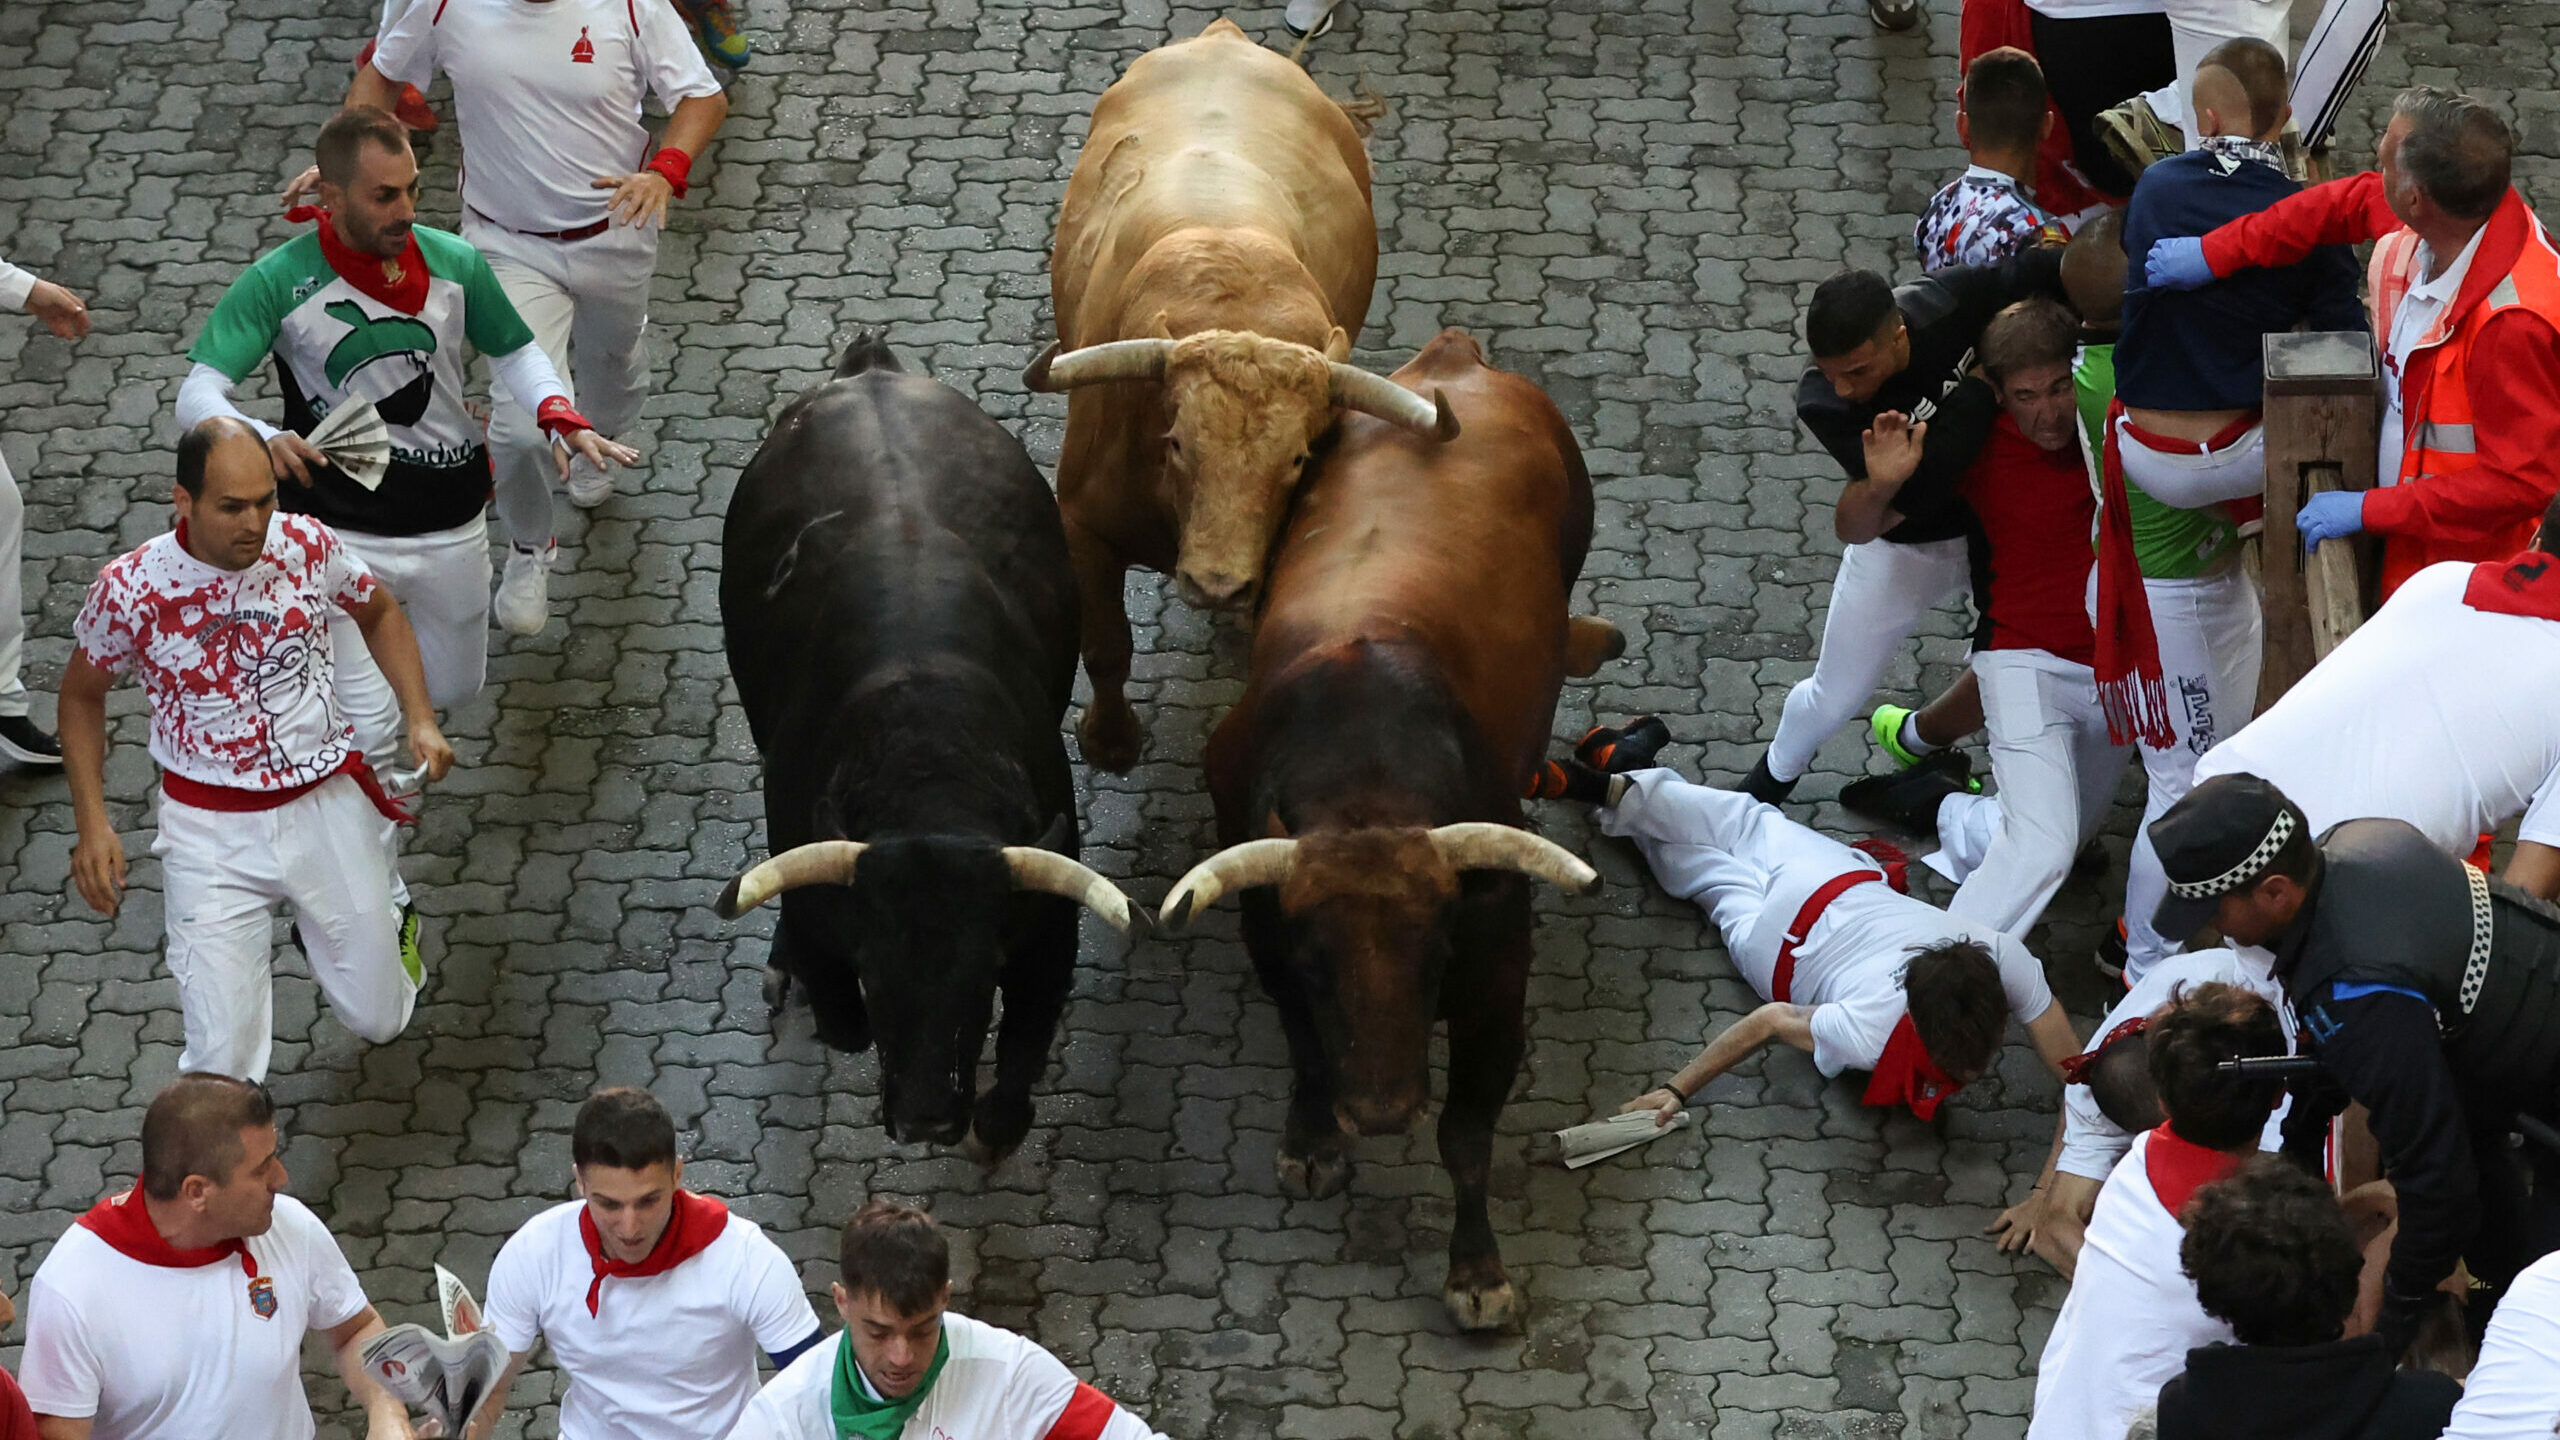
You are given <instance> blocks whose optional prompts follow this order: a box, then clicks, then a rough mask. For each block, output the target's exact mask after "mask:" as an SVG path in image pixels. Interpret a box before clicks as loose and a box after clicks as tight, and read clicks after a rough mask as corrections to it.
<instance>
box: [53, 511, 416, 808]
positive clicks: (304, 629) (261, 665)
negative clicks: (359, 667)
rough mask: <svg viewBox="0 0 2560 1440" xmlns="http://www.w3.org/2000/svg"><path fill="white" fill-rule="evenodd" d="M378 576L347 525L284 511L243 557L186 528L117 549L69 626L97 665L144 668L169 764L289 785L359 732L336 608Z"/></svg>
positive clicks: (333, 766)
mask: <svg viewBox="0 0 2560 1440" xmlns="http://www.w3.org/2000/svg"><path fill="white" fill-rule="evenodd" d="M374 588H375V584H374V578H373V572H372V571H370V570H367V569H366V568H365V567H364V562H363V561H361V560H358V559H357V558H356V557H355V556H354V555H352V554H350V553H348V551H347V548H346V546H344V545H342V544H340V543H339V541H338V537H337V534H336V532H334V531H332V530H331V529H330V528H329V527H328V526H326V525H323V524H321V523H320V522H319V521H317V520H314V519H312V518H311V517H310V516H307V515H287V514H283V513H282V512H278V513H277V514H276V516H275V517H274V518H273V519H271V520H269V521H268V522H267V545H266V549H265V551H264V552H263V553H261V554H260V555H259V556H258V559H257V561H256V563H254V564H252V565H250V566H249V568H248V569H246V570H222V569H217V568H216V567H214V566H211V565H208V564H206V563H205V562H203V561H202V560H199V559H197V558H196V557H195V556H193V555H190V554H188V553H187V549H186V547H185V546H184V545H181V544H179V543H178V536H177V532H175V531H171V532H169V533H168V534H165V535H157V536H154V537H152V538H151V539H150V540H148V541H145V542H144V543H143V544H142V545H141V546H140V547H139V548H137V549H134V550H132V551H129V552H127V553H126V554H123V555H120V556H118V557H116V558H115V559H113V560H110V561H108V562H107V565H106V568H105V569H103V570H100V571H99V572H98V578H97V580H96V581H95V582H93V583H92V584H91V585H90V586H89V597H88V599H87V600H86V601H85V602H84V603H83V604H82V605H81V607H80V615H79V618H78V619H76V620H74V621H72V623H71V633H72V634H73V636H75V637H76V638H77V639H78V640H79V642H80V650H81V652H82V653H83V654H85V655H87V656H88V657H89V663H91V664H93V665H95V666H97V667H98V668H99V669H101V670H104V671H106V672H107V673H108V674H110V675H113V676H117V677H119V678H122V677H125V676H128V675H131V674H133V673H134V672H135V671H137V670H139V671H140V672H141V675H142V688H143V692H144V693H145V694H146V695H147V696H148V697H149V698H150V701H151V758H152V759H154V760H157V761H159V762H160V768H161V769H163V770H167V771H170V772H172V773H174V774H178V775H183V776H185V777H186V778H188V779H190V780H200V781H202V782H204V783H205V784H208V785H228V786H231V787H233V788H235V789H241V790H286V789H291V788H292V787H294V786H296V785H307V784H310V783H311V782H312V781H315V780H319V779H323V778H325V777H327V776H329V775H330V774H332V773H334V772H335V771H336V770H337V768H338V766H339V765H340V764H341V763H343V762H344V761H345V760H346V758H347V752H348V750H349V749H350V748H352V747H353V746H354V744H355V731H354V729H353V728H352V727H350V726H349V725H348V723H347V719H346V716H345V715H343V714H342V713H340V711H339V709H338V698H337V689H336V685H335V683H334V679H333V677H334V675H335V673H336V672H335V669H334V667H333V666H332V664H331V662H330V651H329V617H330V615H331V614H332V613H334V612H335V611H337V610H339V609H341V608H345V609H353V608H354V607H355V606H358V605H361V604H363V603H365V602H366V601H368V600H371V599H372V598H373V592H374Z"/></svg>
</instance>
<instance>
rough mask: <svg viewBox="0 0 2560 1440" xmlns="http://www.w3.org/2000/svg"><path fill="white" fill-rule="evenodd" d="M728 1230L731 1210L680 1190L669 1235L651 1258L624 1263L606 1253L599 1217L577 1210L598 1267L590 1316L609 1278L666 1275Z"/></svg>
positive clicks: (591, 1257)
mask: <svg viewBox="0 0 2560 1440" xmlns="http://www.w3.org/2000/svg"><path fill="white" fill-rule="evenodd" d="M728 1227H729V1207H728V1206H726V1205H723V1204H721V1203H720V1202H719V1201H717V1200H714V1199H712V1198H711V1197H710V1196H708V1195H696V1194H694V1193H693V1192H692V1191H690V1190H678V1191H677V1192H676V1195H675V1207H674V1211H673V1213H672V1214H670V1215H669V1216H668V1217H667V1233H665V1234H664V1235H661V1236H659V1237H658V1243H657V1245H656V1246H655V1247H654V1248H652V1249H651V1250H650V1251H649V1258H648V1259H646V1260H638V1261H623V1260H614V1259H610V1258H608V1257H607V1256H606V1255H605V1253H604V1237H603V1236H602V1235H599V1234H597V1233H596V1217H595V1213H594V1212H593V1211H590V1210H588V1209H587V1208H586V1207H584V1206H580V1207H579V1209H578V1238H579V1239H581V1240H584V1241H586V1242H587V1259H588V1260H589V1261H590V1262H592V1263H593V1264H594V1265H595V1271H596V1278H595V1279H594V1281H593V1282H592V1283H590V1284H589V1285H588V1286H587V1313H588V1314H590V1315H593V1314H594V1313H596V1302H597V1300H599V1299H601V1298H602V1296H603V1293H604V1282H605V1280H606V1279H607V1277H616V1278H620V1279H625V1280H644V1279H647V1278H648V1277H649V1276H652V1275H664V1274H665V1273H667V1272H668V1271H670V1270H673V1269H674V1268H676V1267H677V1266H679V1265H681V1264H683V1263H684V1262H686V1261H687V1260H690V1259H692V1258H693V1257H694V1256H696V1255H699V1254H701V1253H702V1252H703V1251H705V1250H707V1249H709V1248H711V1242H712V1241H714V1240H717V1239H719V1238H720V1232H721V1231H723V1230H725V1229H727V1228H728Z"/></svg>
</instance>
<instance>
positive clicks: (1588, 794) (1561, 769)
mask: <svg viewBox="0 0 2560 1440" xmlns="http://www.w3.org/2000/svg"><path fill="white" fill-rule="evenodd" d="M1521 798H1522V799H1526V800H1578V801H1580V802H1582V803H1583V804H1585V805H1606V804H1608V803H1609V777H1608V776H1607V775H1606V774H1604V773H1602V772H1601V771H1598V770H1595V769H1593V768H1592V767H1590V766H1589V765H1586V764H1584V763H1582V762H1581V761H1579V760H1549V761H1547V762H1546V763H1545V764H1543V765H1540V766H1539V767H1538V768H1537V770H1536V771H1535V772H1533V773H1532V774H1531V775H1530V776H1529V788H1528V790H1527V791H1526V792H1525V793H1524V794H1523V795H1522V797H1521Z"/></svg>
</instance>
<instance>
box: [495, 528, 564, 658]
mask: <svg viewBox="0 0 2560 1440" xmlns="http://www.w3.org/2000/svg"><path fill="white" fill-rule="evenodd" d="M559 558H560V542H559V541H557V540H551V541H546V542H544V544H543V547H542V548H541V549H539V550H528V549H526V548H525V547H524V546H522V545H510V546H508V547H507V573H506V575H505V576H504V577H503V578H501V579H500V580H499V581H498V601H497V603H496V604H495V605H493V606H491V607H490V608H491V609H493V610H495V611H496V612H497V615H498V624H499V625H501V626H503V627H504V628H505V629H506V632H507V633H508V634H510V635H539V634H541V633H542V627H543V626H545V625H548V624H550V623H551V567H552V565H553V564H555V563H556V562H557V561H558V560H559Z"/></svg>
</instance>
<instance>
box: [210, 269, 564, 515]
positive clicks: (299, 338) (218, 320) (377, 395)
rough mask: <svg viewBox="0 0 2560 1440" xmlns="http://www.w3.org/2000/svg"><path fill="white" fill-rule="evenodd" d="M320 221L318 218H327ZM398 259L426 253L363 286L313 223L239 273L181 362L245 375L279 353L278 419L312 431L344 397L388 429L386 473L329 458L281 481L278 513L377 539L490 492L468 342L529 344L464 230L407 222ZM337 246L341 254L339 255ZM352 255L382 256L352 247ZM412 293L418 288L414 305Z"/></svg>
mask: <svg viewBox="0 0 2560 1440" xmlns="http://www.w3.org/2000/svg"><path fill="white" fill-rule="evenodd" d="M326 223H327V222H326V221H323V222H322V224H323V225H325V224H326ZM409 233H410V235H411V237H412V241H413V243H412V245H411V248H410V251H409V253H408V254H407V255H405V256H403V257H402V260H401V261H395V262H391V264H390V266H389V267H388V268H387V270H386V274H389V273H394V272H396V271H398V270H399V269H400V267H401V266H402V264H403V262H406V263H407V264H411V265H414V264H416V263H418V262H419V261H421V260H423V262H424V265H425V269H426V276H427V279H426V284H425V285H424V287H423V289H422V291H421V287H419V286H418V285H417V284H416V281H415V277H414V276H403V277H402V279H403V280H405V281H406V282H407V283H406V285H405V286H403V285H402V284H401V282H400V281H393V282H392V283H391V284H390V285H388V286H386V285H382V284H376V285H373V286H371V287H359V286H358V285H356V284H355V283H354V282H352V281H350V280H349V279H348V278H347V277H346V276H345V275H343V274H341V273H339V270H338V269H337V268H336V267H334V266H333V265H332V264H331V258H332V257H331V256H330V255H329V254H328V253H326V249H327V248H334V247H324V246H323V245H322V243H321V235H320V231H319V229H317V228H315V229H312V230H309V231H306V232H304V233H303V234H302V235H300V236H297V237H296V238H294V239H293V240H290V241H287V242H286V243H285V244H284V245H282V246H280V247H278V248H277V249H275V250H273V251H270V252H269V253H268V254H267V255H266V256H264V257H263V258H261V259H260V260H259V261H258V262H257V263H256V264H254V265H252V266H250V267H249V269H248V272H247V273H246V274H243V275H242V276H241V277H240V278H239V279H238V280H236V281H233V282H232V285H231V288H230V289H229V290H228V291H225V292H224V293H223V296H222V300H221V302H220V303H219V304H217V305H215V306H214V308H213V316H212V318H211V319H209V320H207V321H206V322H205V327H204V332H203V333H202V334H200V335H198V336H197V337H196V343H195V345H194V347H193V348H191V349H190V350H188V351H187V358H188V359H190V360H193V361H195V362H197V363H198V364H202V365H209V366H211V367H213V368H214V369H216V370H219V371H221V372H222V373H223V374H224V375H227V376H229V377H230V378H231V380H232V381H233V383H235V384H236V383H238V382H240V381H242V380H246V379H247V378H248V377H249V374H250V372H251V371H253V370H255V369H256V368H257V366H258V362H259V360H260V359H262V358H263V357H265V356H268V355H273V356H274V357H275V362H276V382H277V388H279V389H280V390H282V391H283V392H284V412H285V426H286V428H287V429H290V430H295V431H301V432H306V433H307V432H308V431H309V430H310V429H311V427H312V426H313V425H315V424H317V423H319V421H320V419H321V417H323V416H325V415H327V414H328V413H329V412H330V411H332V410H334V409H336V408H337V407H338V406H340V405H342V404H345V403H346V402H348V401H349V400H355V399H362V400H370V401H372V402H373V405H374V408H375V409H376V410H377V411H379V412H380V413H381V415H382V419H383V422H384V423H385V424H386V425H387V426H389V427H390V431H391V471H390V474H389V475H388V476H387V477H385V478H384V480H383V482H382V485H381V488H379V489H376V490H366V489H365V488H364V487H362V486H360V485H358V484H356V483H355V482H354V481H353V480H350V479H348V478H347V477H346V476H345V475H344V474H341V473H340V472H339V471H338V470H337V468H336V467H334V466H332V467H330V468H329V469H327V470H324V471H322V472H320V474H319V475H318V476H317V477H315V478H314V480H313V481H312V484H311V486H310V488H308V489H305V488H303V487H302V486H300V485H297V484H292V483H290V482H288V483H286V484H284V485H282V486H280V487H278V490H279V494H278V504H279V505H280V506H281V507H282V508H283V509H286V510H293V511H300V512H303V513H307V514H311V515H316V516H318V517H319V518H320V519H321V520H323V521H324V522H326V523H328V524H329V525H331V526H334V527H338V528H341V529H347V530H356V531H361V532H363V533H366V534H371V535H420V534H425V533H427V532H429V531H434V530H449V529H452V528H453V527H455V526H457V525H462V524H467V523H469V522H470V521H471V520H472V519H473V518H474V517H475V516H477V515H478V514H479V513H480V510H481V507H482V506H483V505H485V504H486V503H487V502H488V498H489V485H490V476H489V453H488V446H487V436H486V434H485V432H484V430H483V428H482V425H481V422H480V421H479V420H478V419H477V418H475V417H474V416H473V415H472V414H471V412H470V411H469V410H468V409H466V408H465V407H464V405H463V387H464V383H465V378H466V370H465V366H466V364H467V362H468V356H467V354H466V353H465V349H464V347H465V344H466V342H467V343H468V345H469V346H470V348H472V349H476V350H478V351H480V352H481V353H482V354H485V355H492V356H496V355H505V354H509V353H511V352H513V351H516V350H520V349H522V348H523V347H525V346H527V345H530V344H532V343H533V331H532V330H531V329H530V328H528V327H527V326H526V325H525V323H524V320H523V319H522V318H521V317H520V316H518V315H517V314H516V308H515V306H514V305H513V304H511V303H510V302H509V301H508V299H507V295H506V292H505V291H504V290H501V289H499V288H498V277H497V276H495V275H493V274H491V273H490V271H489V262H488V261H486V260H484V259H482V258H481V256H480V252H479V251H478V250H475V249H473V248H472V247H471V246H470V245H469V244H467V243H465V242H464V241H463V240H462V238H461V237H460V236H457V235H453V234H451V233H449V232H446V231H443V230H432V229H429V228H428V227H426V226H424V225H420V226H417V227H415V228H413V229H412V230H411V231H410V232H409ZM343 254H344V252H341V255H342V256H343ZM345 263H348V264H351V265H352V264H382V263H383V262H380V261H376V260H373V259H372V258H371V257H369V256H368V257H356V258H354V259H351V260H348V261H346V262H345ZM386 290H391V291H395V292H396V293H397V296H398V298H399V299H401V300H403V301H406V300H408V299H410V298H411V297H413V296H417V295H419V294H421V293H423V299H422V300H420V302H419V303H418V306H417V308H416V310H415V311H410V310H408V309H405V308H403V306H401V305H397V304H393V303H391V302H389V301H386V300H384V299H382V298H380V296H381V294H382V293H384V292H385V291H386Z"/></svg>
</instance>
